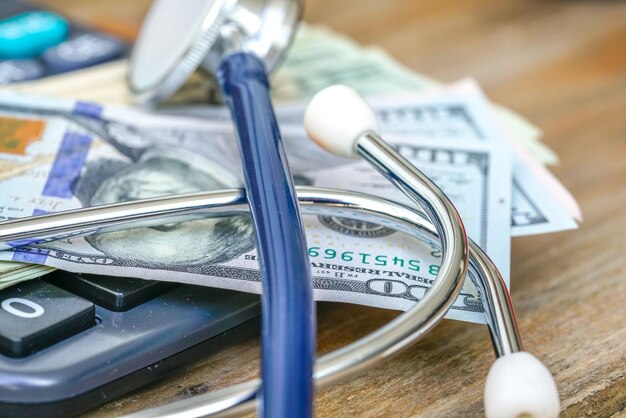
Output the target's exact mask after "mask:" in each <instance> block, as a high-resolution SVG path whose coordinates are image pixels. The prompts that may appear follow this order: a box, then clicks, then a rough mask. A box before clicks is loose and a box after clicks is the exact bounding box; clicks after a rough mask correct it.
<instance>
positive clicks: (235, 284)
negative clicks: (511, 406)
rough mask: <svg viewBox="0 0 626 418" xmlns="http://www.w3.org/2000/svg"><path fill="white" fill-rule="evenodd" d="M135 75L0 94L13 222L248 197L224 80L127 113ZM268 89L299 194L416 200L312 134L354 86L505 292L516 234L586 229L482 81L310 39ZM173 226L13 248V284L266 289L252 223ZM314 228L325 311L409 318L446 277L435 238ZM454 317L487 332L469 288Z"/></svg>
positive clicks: (65, 79) (314, 257) (356, 227)
mask: <svg viewBox="0 0 626 418" xmlns="http://www.w3.org/2000/svg"><path fill="white" fill-rule="evenodd" d="M125 71H126V62H123V61H122V62H118V63H114V64H109V65H106V66H103V67H98V68H94V69H89V70H84V71H83V72H81V73H70V74H67V75H62V76H58V77H56V78H51V79H48V80H46V81H40V82H37V83H34V84H29V85H21V86H17V87H13V88H12V89H11V90H2V91H0V127H1V131H0V219H2V220H7V219H14V218H21V217H26V216H33V215H35V216H36V215H42V214H47V213H53V212H57V211H62V210H68V209H74V208H80V207H88V206H95V205H102V204H107V203H113V202H121V201H129V200H135V199H141V198H148V197H154V196H160V195H171V194H179V193H189V192H199V191H207V190H216V189H221V188H232V187H241V185H242V176H241V165H240V157H239V154H238V150H237V145H236V141H235V138H234V131H233V126H232V123H231V121H230V116H229V114H228V112H227V111H226V110H225V109H224V108H223V107H220V106H215V105H214V106H210V105H206V104H205V103H206V101H207V99H215V97H211V95H210V94H213V93H209V92H214V91H215V89H214V88H213V89H211V88H210V87H211V83H212V81H211V80H210V79H207V78H202V77H194V78H193V79H192V80H190V82H189V83H187V85H186V86H185V87H184V88H183V90H182V91H181V92H180V94H178V95H177V96H176V97H175V98H174V99H173V100H172V101H171V102H170V103H168V106H166V107H164V108H161V109H159V110H156V111H154V110H153V111H147V110H142V109H138V108H133V107H131V106H129V105H128V101H129V97H128V93H127V90H126V87H125V83H124V76H125ZM272 83H273V95H274V100H275V102H276V111H277V115H278V119H279V123H280V127H281V131H282V134H283V140H284V142H285V147H286V150H287V154H288V158H289V161H290V164H291V170H292V173H293V174H294V178H295V181H296V183H297V184H303V185H313V186H319V187H328V188H339V189H347V190H353V191H361V192H365V193H372V194H374V195H376V196H381V197H385V198H388V199H391V200H396V201H399V202H403V203H407V204H408V203H409V202H408V201H407V200H406V199H405V198H404V197H403V195H402V194H401V193H400V192H399V191H397V190H396V189H395V188H394V187H393V186H392V185H391V184H389V183H388V182H387V181H386V180H385V179H384V178H383V177H382V176H381V175H379V174H378V173H376V172H375V171H374V170H373V169H372V168H371V167H369V166H368V165H367V164H366V163H365V162H362V161H358V160H356V161H354V160H344V159H340V158H337V157H333V156H331V155H329V154H328V153H326V152H325V151H324V150H322V149H320V148H318V147H317V146H316V145H314V144H313V143H312V142H311V141H310V140H309V139H307V137H306V135H305V132H304V129H303V127H302V118H303V112H304V109H305V106H306V99H307V98H309V97H311V96H312V95H313V94H315V92H317V91H318V90H320V89H322V88H323V87H326V86H328V85H332V84H337V83H341V84H346V85H349V86H352V87H354V88H355V89H357V90H358V91H359V92H361V93H362V94H363V95H364V96H366V97H367V98H368V100H369V101H370V103H371V105H372V106H373V107H374V109H375V111H376V112H377V114H378V116H379V119H380V123H381V127H382V133H383V137H384V138H385V139H386V140H387V141H388V142H389V143H391V144H392V145H393V146H394V147H396V148H397V149H398V150H399V151H400V153H401V154H402V155H404V156H405V157H406V158H408V159H409V160H410V161H411V162H413V163H414V164H415V165H416V166H417V167H418V168H419V169H421V170H422V171H423V172H425V173H426V174H427V175H428V176H430V178H431V179H433V180H434V181H435V182H436V183H437V184H438V185H439V186H440V187H441V188H442V189H443V190H444V192H446V194H447V195H448V196H449V197H450V198H451V200H452V201H453V202H454V204H455V205H456V207H457V209H458V210H459V212H460V214H461V216H462V218H463V221H464V223H465V226H466V229H467V231H468V234H469V236H470V237H471V238H472V239H473V240H475V241H476V242H477V243H478V244H479V245H480V246H481V247H482V248H483V249H485V251H486V252H487V253H488V254H489V256H490V257H491V258H492V259H493V260H494V262H495V263H496V265H497V266H498V268H499V269H500V271H501V272H502V275H503V277H504V278H505V280H507V281H508V279H509V272H510V243H511V237H513V236H523V235H533V234H540V233H548V232H555V231H562V230H566V229H571V228H575V227H576V225H577V221H580V209H579V208H578V206H577V204H576V202H575V200H574V199H573V198H572V196H571V195H570V194H569V193H568V192H567V190H566V189H565V188H564V187H563V186H562V185H561V184H560V183H559V182H558V180H557V179H556V178H554V177H553V176H552V174H551V173H550V172H549V171H548V170H547V169H546V168H545V165H546V164H552V163H555V162H556V156H555V155H554V153H553V152H552V151H551V150H550V149H548V148H547V147H546V146H545V145H544V144H542V143H541V142H540V136H541V133H540V132H539V130H538V129H537V128H536V127H534V126H532V125H530V124H529V123H528V122H526V121H525V120H524V119H522V118H521V117H520V116H518V115H516V114H514V113H513V112H511V111H509V110H507V109H505V108H502V107H500V106H497V105H494V104H492V103H490V102H489V100H488V99H487V98H486V97H485V96H484V94H483V93H482V91H481V90H480V88H479V86H478V85H477V84H476V83H475V82H473V81H471V80H462V81H460V82H458V83H454V84H452V85H445V86H444V85H441V84H439V83H436V82H435V81H433V80H430V79H428V78H426V77H424V76H421V75H419V74H415V73H413V72H411V71H409V70H407V69H406V68H403V67H402V66H400V65H399V64H397V63H396V62H394V61H393V59H391V58H390V57H389V56H387V55H386V54H385V53H384V52H382V51H380V50H378V49H376V48H370V47H362V46H360V45H357V44H356V43H354V42H353V41H351V40H350V39H348V38H346V37H343V36H341V35H339V34H336V33H334V32H331V31H329V30H327V29H324V28H319V27H310V26H303V27H302V28H301V29H300V31H299V33H298V35H297V38H296V41H295V43H294V45H293V46H292V49H291V51H290V53H289V55H288V57H287V59H286V61H285V62H284V63H283V65H282V67H281V68H280V70H279V71H278V72H277V74H276V75H275V76H274V77H273V80H272ZM170 221H171V222H170ZM168 222H169V223H166V224H164V225H162V226H157V227H151V228H139V229H131V230H127V231H117V232H109V233H96V234H93V235H90V236H88V237H73V238H68V239H65V240H60V241H55V242H50V243H46V244H42V245H38V246H25V247H19V248H14V249H11V250H7V251H1V252H0V260H3V261H0V289H2V288H4V287H8V286H11V285H13V284H16V283H18V282H20V281H24V280H29V279H33V278H36V277H39V276H41V275H42V274H44V273H46V272H49V271H51V270H53V269H55V268H59V269H64V270H68V271H74V272H83V273H93V274H104V275H113V276H131V277H139V278H145V279H153V280H166V281H174V282H182V283H192V284H200V285H205V286H214V287H221V288H227V289H235V290H240V291H245V292H255V293H259V292H260V291H261V286H260V277H259V272H258V260H257V258H256V253H255V248H254V232H253V229H252V226H251V223H250V219H249V218H248V217H247V216H243V215H242V216H235V217H228V218H218V219H216V218H207V219H195V220H191V221H180V220H176V219H171V220H168ZM304 222H305V227H306V231H307V242H308V246H309V256H310V261H311V269H312V274H313V280H314V282H313V286H314V289H315V297H316V298H317V300H326V301H340V302H348V303H357V304H363V305H369V306H376V307H381V308H387V309H398V310H406V309H409V308H410V307H412V306H413V305H414V304H415V303H418V302H419V300H420V299H421V298H422V297H423V295H424V294H425V292H426V291H427V290H428V288H429V287H430V286H431V284H432V283H433V280H434V279H435V278H436V276H437V273H438V270H439V262H440V257H441V251H440V249H439V248H438V247H437V245H436V244H434V243H425V242H420V241H417V240H415V239H413V238H411V237H408V236H406V235H404V234H403V233H401V232H397V231H394V230H391V229H389V228H387V227H384V226H380V225H375V224H371V223H368V222H362V221H359V220H355V219H346V218H341V217H332V216H307V217H305V220H304ZM448 317H450V318H455V319H462V320H468V321H474V322H483V311H482V306H481V303H480V295H479V293H478V291H477V289H476V288H475V287H474V286H473V285H472V283H471V282H470V281H469V280H468V281H466V283H465V285H464V287H463V290H462V294H461V296H460V297H459V298H458V300H457V301H456V303H455V304H454V306H453V308H452V309H451V311H450V313H449V315H448Z"/></svg>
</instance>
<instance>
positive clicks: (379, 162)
mask: <svg viewBox="0 0 626 418" xmlns="http://www.w3.org/2000/svg"><path fill="white" fill-rule="evenodd" d="M355 149H356V152H357V153H358V154H359V155H360V156H361V157H363V158H364V159H365V160H367V161H368V162H369V163H370V164H372V165H373V166H374V168H376V169H377V170H378V171H379V172H380V173H381V174H382V175H383V176H385V177H386V178H387V180H389V181H390V182H391V183H392V184H393V185H395V186H396V187H397V188H398V189H400V190H401V191H402V192H403V193H404V194H405V195H406V196H408V197H409V198H410V199H411V200H412V201H413V202H415V203H416V204H417V205H418V206H419V207H420V208H421V209H422V210H423V211H424V213H426V216H427V217H428V219H430V220H432V222H433V225H434V226H435V229H436V230H437V234H438V235H439V239H440V240H441V247H442V249H443V252H444V253H446V252H447V253H449V254H450V255H451V258H452V259H454V260H455V262H459V263H465V264H466V263H467V261H468V257H467V251H468V249H467V245H466V244H467V238H466V236H465V228H464V226H463V222H462V221H461V217H460V216H459V213H458V212H457V210H456V208H455V207H454V205H453V204H452V202H450V200H449V199H448V197H447V196H446V195H445V194H444V193H443V192H442V191H441V189H440V188H439V187H438V186H437V185H436V184H435V183H433V182H432V181H431V180H430V179H429V178H428V177H427V176H426V175H424V174H423V173H422V172H421V171H419V170H418V169H417V168H416V167H415V166H414V165H413V164H411V163H410V162H409V161H408V160H407V159H405V158H404V157H402V156H401V155H400V154H399V153H398V152H397V151H396V150H394V149H393V148H392V147H391V146H389V144H387V143H386V142H385V141H383V140H382V139H381V138H380V137H379V136H378V135H377V134H375V133H374V132H371V131H369V132H365V133H363V134H361V136H359V137H358V138H357V140H356V144H355ZM442 214H446V216H444V217H442V216H441V215H442ZM458 236H463V237H464V239H463V240H458V239H454V237H458Z"/></svg>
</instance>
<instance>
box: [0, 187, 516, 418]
mask: <svg viewBox="0 0 626 418" xmlns="http://www.w3.org/2000/svg"><path fill="white" fill-rule="evenodd" d="M297 191H298V197H299V200H300V204H301V205H302V211H303V213H304V214H312V215H322V214H329V215H335V216H345V217H354V218H358V219H361V220H365V221H369V222H376V223H379V224H383V225H386V226H388V227H391V228H395V229H397V230H399V231H402V232H404V233H411V234H412V235H413V236H415V237H416V238H419V239H422V240H428V241H434V242H438V236H437V234H436V230H435V228H434V226H433V225H432V223H430V222H429V221H428V220H427V219H425V217H424V215H423V214H421V213H420V212H419V211H418V210H417V209H415V208H408V207H406V206H404V205H402V204H398V203H394V202H390V201H386V200H384V199H380V198H376V197H373V196H368V195H362V194H358V193H349V192H340V191H331V190H322V189H315V188H309V187H298V188H297ZM208 210H210V211H212V213H211V214H210V216H227V215H233V214H240V213H245V212H247V203H246V200H245V193H244V191H243V190H239V189H237V190H220V191H218V192H210V193H200V194H189V195H180V196H171V197H161V198H155V199H147V200H141V201H134V202H124V203H117V204H112V205H106V206H100V207H93V208H86V209H79V210H74V211H68V212H61V213H57V214H52V215H44V216H39V217H36V218H29V219H19V220H14V221H8V222H2V223H0V242H7V241H15V240H16V239H17V238H19V239H22V240H25V241H28V240H30V241H31V242H36V241H38V240H37V237H38V236H44V237H47V238H48V239H49V240H51V239H53V238H54V237H55V235H56V236H58V237H63V236H67V235H68V234H71V235H84V234H89V233H93V232H95V231H96V230H99V231H103V230H110V229H120V228H134V227H144V226H146V225H147V224H150V225H153V224H157V223H166V222H171V218H172V217H173V216H176V217H177V219H178V220H180V219H179V218H180V217H182V218H186V217H189V216H193V217H194V218H195V217H197V216H201V213H204V212H205V211H208ZM208 215H209V214H207V216H208ZM146 220H147V221H146ZM494 272H495V276H494ZM469 275H470V277H471V278H472V280H473V281H474V282H476V283H484V288H485V290H484V292H483V293H482V296H483V300H488V298H491V299H492V300H496V301H497V303H498V304H499V305H500V306H508V304H509V303H510V302H509V300H508V294H507V291H506V288H505V287H504V284H503V283H502V281H501V280H499V275H498V274H497V270H496V269H495V268H494V267H493V264H492V263H491V261H490V260H489V259H488V258H487V256H486V255H485V254H484V253H483V252H482V250H480V248H478V246H476V245H475V244H473V243H470V266H469ZM429 293H430V292H429ZM454 295H455V294H453V295H451V300H453V299H454ZM422 302H423V301H422ZM422 302H420V303H418V304H417V305H416V307H415V308H412V309H411V310H409V311H408V312H406V313H404V314H402V315H400V316H399V317H398V318H396V319H395V320H394V321H392V322H390V323H389V324H387V325H386V326H385V327H383V328H381V329H379V330H378V331H376V333H374V334H371V335H370V336H368V337H370V338H368V342H367V343H366V347H365V348H366V350H365V352H363V351H361V354H365V356H364V357H363V360H364V361H366V362H367V364H360V358H350V356H353V355H354V354H352V353H353V351H352V347H353V346H354V345H355V344H358V343H360V342H361V341H358V342H356V343H353V344H350V345H348V346H346V347H344V348H343V349H341V352H339V353H337V352H335V353H331V354H329V355H326V356H323V357H321V358H319V359H318V361H317V363H316V371H315V378H316V388H317V389H320V388H323V387H326V386H328V385H330V384H333V383H335V382H337V381H339V380H342V379H343V378H345V377H348V376H349V375H353V374H356V373H358V372H360V371H361V370H362V369H363V368H364V367H367V365H370V364H372V363H373V362H378V361H382V360H384V359H386V358H388V357H390V356H391V355H393V354H395V353H397V352H398V351H399V350H400V349H402V348H405V347H406V346H408V345H409V344H410V343H412V342H414V341H416V340H417V339H418V338H419V337H421V336H422V335H423V334H424V333H425V332H427V331H428V329H429V328H431V327H432V326H434V325H435V323H436V321H435V322H432V323H427V324H428V327H427V328H425V327H422V326H419V322H417V323H416V321H415V320H414V321H412V322H413V327H407V326H406V325H407V324H406V322H407V321H408V320H409V319H411V318H412V317H413V315H414V312H415V311H416V310H419V309H422V308H421V307H422V306H423V305H422ZM509 310H510V308H509ZM491 312H492V311H491V310H487V313H488V314H489V315H492V314H491ZM489 315H488V316H489ZM420 316H421V315H420ZM413 319H415V318H413ZM499 320H500V319H498V318H495V321H494V320H489V321H488V322H489V325H490V328H492V324H493V323H497V322H498V321H499ZM418 321H419V319H418ZM402 322H404V323H405V327H404V333H405V335H404V337H405V338H406V339H407V340H406V342H405V344H402V345H398V344H395V341H394V340H388V339H387V338H386V331H387V329H389V328H394V327H396V326H397V325H398V323H402ZM415 326H417V329H418V333H414V332H413V330H412V329H411V328H415ZM374 335H376V336H375V337H374ZM381 335H382V337H381ZM491 335H492V338H494V346H495V347H499V346H501V347H504V348H505V350H504V351H507V350H509V351H511V352H514V351H518V350H519V348H516V347H515V345H513V344H507V341H511V340H515V338H505V339H504V340H503V341H500V342H497V341H496V339H503V338H504V337H505V336H509V337H510V336H511V335H513V336H517V335H518V334H517V328H516V327H512V328H511V329H508V331H507V330H506V329H505V332H503V333H498V332H494V331H493V330H492V333H491ZM517 340H519V337H517ZM367 344H371V346H370V347H367ZM361 346H362V344H361ZM498 354H504V352H502V353H498ZM345 358H348V360H350V361H348V362H342V359H345ZM355 363H356V364H355ZM260 384H261V382H260V381H259V380H254V381H250V382H246V383H243V384H239V385H236V386H232V387H229V388H226V389H223V390H220V391H216V392H211V393H208V394H204V395H198V396H195V397H193V398H189V399H185V400H182V401H178V402H174V403H171V404H167V405H163V406H159V407H157V408H154V409H150V410H145V411H142V412H139V413H137V414H134V415H133V416H135V417H148V416H169V417H201V416H234V415H239V414H242V413H246V412H250V411H253V410H254V406H255V403H254V400H255V396H256V392H257V389H258V388H259V386H260Z"/></svg>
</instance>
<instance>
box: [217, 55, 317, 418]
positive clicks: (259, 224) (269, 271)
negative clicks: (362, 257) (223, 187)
mask: <svg viewBox="0 0 626 418" xmlns="http://www.w3.org/2000/svg"><path fill="white" fill-rule="evenodd" d="M217 78H218V81H219V84H220V87H221V89H222V93H223V96H224V100H225V102H226V103H227V104H228V107H229V108H230V111H231V114H232V118H233V121H234V122H235V125H236V129H237V134H238V135H237V136H238V138H239V146H240V151H241V156H242V161H243V174H244V182H245V189H246V193H247V196H248V200H249V205H250V213H251V216H252V221H253V223H254V228H255V233H256V241H257V252H258V256H259V263H260V268H261V270H260V271H261V280H262V288H263V291H262V296H261V310H262V331H261V338H262V360H261V374H262V377H263V385H262V387H261V395H262V396H261V399H260V400H261V403H260V414H261V415H262V416H264V417H268V418H279V417H303V418H304V417H310V416H311V415H312V403H313V364H314V359H315V331H316V330H315V311H314V303H313V288H312V280H311V272H310V267H309V260H308V256H307V246H306V238H305V235H304V227H303V223H302V217H301V215H300V210H299V207H298V200H297V197H296V194H295V189H294V185H293V179H292V177H291V174H290V171H289V166H288V164H287V159H286V154H285V150H284V147H283V144H282V139H281V135H280V131H279V129H278V123H277V121H276V116H275V114H274V110H273V107H272V103H271V99H270V95H269V91H270V90H269V82H268V79H267V73H266V70H265V66H264V64H263V62H262V61H261V60H260V59H259V58H257V57H256V56H255V55H253V54H250V53H245V52H237V53H233V54H230V55H227V56H226V57H225V58H223V60H222V61H221V63H220V65H219V67H218V70H217Z"/></svg>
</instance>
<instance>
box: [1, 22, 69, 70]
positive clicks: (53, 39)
mask: <svg viewBox="0 0 626 418" xmlns="http://www.w3.org/2000/svg"><path fill="white" fill-rule="evenodd" d="M69 26H70V25H69V23H68V22H67V20H65V19H63V18H62V17H61V16H59V15H57V14H54V13H50V12H45V11H40V12H27V13H21V14H19V15H16V16H12V17H10V18H8V19H3V20H0V59H16V58H33V57H36V56H37V55H39V54H41V53H42V52H44V51H45V50H46V49H48V48H50V47H51V46H55V45H57V44H59V43H61V42H63V41H64V40H65V38H67V34H68V32H69Z"/></svg>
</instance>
